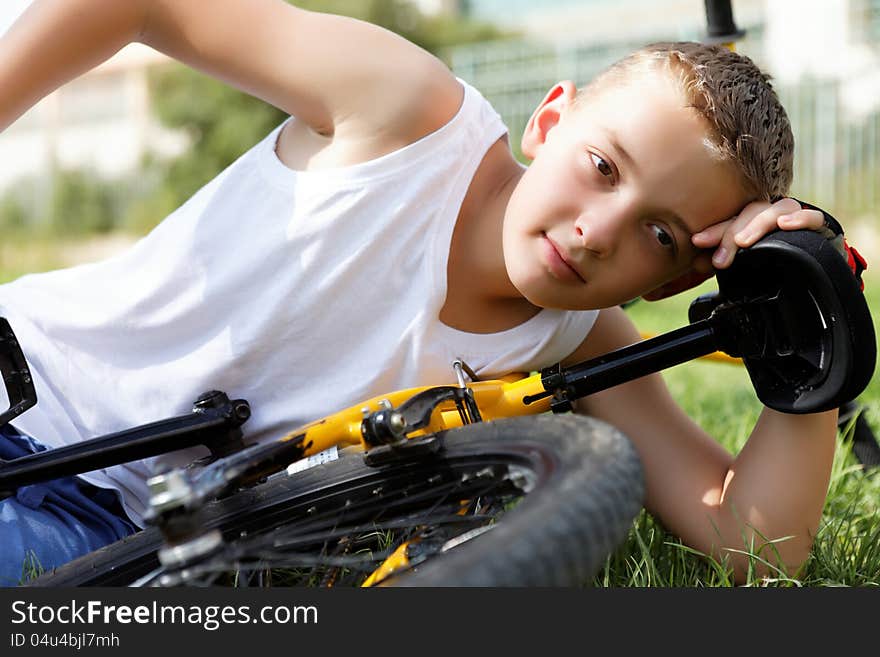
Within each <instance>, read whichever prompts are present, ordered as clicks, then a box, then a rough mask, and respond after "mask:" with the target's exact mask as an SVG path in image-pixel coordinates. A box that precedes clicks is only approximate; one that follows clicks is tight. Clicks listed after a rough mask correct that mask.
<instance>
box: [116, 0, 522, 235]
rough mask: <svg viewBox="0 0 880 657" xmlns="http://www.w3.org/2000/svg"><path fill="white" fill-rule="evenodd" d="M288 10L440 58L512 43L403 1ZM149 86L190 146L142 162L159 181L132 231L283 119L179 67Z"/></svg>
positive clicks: (490, 30)
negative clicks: (366, 27) (477, 46)
mask: <svg viewBox="0 0 880 657" xmlns="http://www.w3.org/2000/svg"><path fill="white" fill-rule="evenodd" d="M287 1H290V0H287ZM291 4H295V5H297V6H298V7H302V8H305V9H310V10H315V11H323V12H327V13H334V14H340V15H345V16H351V17H354V18H359V19H361V20H366V21H368V22H371V23H375V24H377V25H381V26H383V27H385V28H387V29H389V30H391V31H393V32H397V33H398V34H400V35H401V36H404V37H405V38H407V39H409V40H410V41H412V42H413V43H415V44H417V45H419V46H421V47H422V48H424V49H426V50H428V51H429V52H432V53H434V54H436V55H437V56H439V57H442V55H443V49H444V48H448V47H450V46H452V45H455V44H460V43H469V42H475V41H486V40H489V39H498V38H504V37H506V36H512V35H510V34H508V33H503V32H501V31H500V30H498V29H497V28H495V27H494V26H492V25H490V24H486V23H478V22H474V21H470V20H466V19H464V18H460V17H456V16H448V15H439V16H426V15H424V14H422V13H420V12H419V10H418V9H417V8H416V6H415V5H414V4H413V3H412V2H410V1H408V0H296V1H295V2H291ZM151 87H152V93H151V97H152V98H153V107H154V111H155V112H156V114H157V116H158V117H159V119H160V120H161V121H162V123H163V124H165V125H166V126H168V127H170V128H172V129H177V130H183V131H185V132H186V133H187V134H188V135H189V136H190V138H191V143H192V146H191V147H190V148H189V149H188V150H187V151H186V152H185V153H184V154H183V155H181V156H180V157H178V158H177V159H175V160H174V161H172V162H170V163H169V162H153V163H152V164H150V163H145V166H146V167H148V168H149V167H155V169H154V171H158V172H159V173H158V176H159V178H160V182H159V189H157V190H156V191H155V193H154V194H151V195H150V196H149V197H145V198H141V199H138V200H137V201H136V202H135V203H133V204H132V205H131V206H130V208H129V211H128V213H127V217H126V220H125V224H126V226H127V227H129V228H131V229H133V230H136V231H138V232H143V231H145V230H147V229H149V228H150V227H151V226H152V225H155V224H156V223H157V222H158V221H160V220H161V219H162V218H163V217H164V216H165V215H166V214H168V213H169V212H171V211H172V210H174V209H175V208H176V207H178V206H179V205H180V204H181V203H183V202H184V201H185V200H186V199H187V198H189V197H190V196H191V195H192V194H193V193H194V192H195V191H196V190H197V189H198V188H199V187H201V186H202V185H204V184H205V183H206V182H208V181H209V180H211V179H212V178H213V177H214V176H216V175H217V173H218V172H220V171H221V170H222V169H223V168H225V167H226V166H228V165H229V164H230V163H232V162H233V161H234V160H235V159H236V158H237V157H238V156H239V155H241V154H242V153H243V152H244V151H246V150H247V149H248V148H249V147H251V146H252V145H253V144H255V143H256V142H258V141H259V140H260V139H262V138H263V137H264V136H265V135H266V134H267V133H268V132H270V131H271V129H272V128H274V127H275V126H277V125H278V124H279V123H281V121H282V120H283V119H284V118H285V115H284V113H282V112H281V111H280V110H278V109H276V108H274V107H272V106H271V105H268V104H266V103H264V102H262V101H260V100H257V99H256V98H253V97H252V96H248V95H246V94H243V93H241V92H238V91H236V90H234V89H232V88H230V87H228V86H226V85H224V84H222V83H220V82H217V81H215V80H213V79H211V78H208V77H206V76H204V75H201V74H199V73H196V72H194V71H192V70H190V69H187V68H185V67H183V66H178V65H173V66H169V67H166V68H164V69H162V70H158V71H156V72H155V74H154V75H153V76H152V79H151Z"/></svg>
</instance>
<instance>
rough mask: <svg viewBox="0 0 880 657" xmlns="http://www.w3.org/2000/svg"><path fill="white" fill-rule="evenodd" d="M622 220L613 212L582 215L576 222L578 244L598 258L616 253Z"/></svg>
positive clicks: (575, 229)
mask: <svg viewBox="0 0 880 657" xmlns="http://www.w3.org/2000/svg"><path fill="white" fill-rule="evenodd" d="M621 223H622V222H621V219H620V217H618V216H616V215H615V214H614V213H611V212H602V211H599V212H592V213H589V214H586V213H585V214H582V215H581V216H579V217H578V218H577V219H576V220H575V222H574V232H575V238H576V239H577V243H578V245H579V246H581V247H582V248H584V249H586V250H587V251H589V252H591V253H592V254H593V255H594V256H596V257H598V258H605V257H608V256H610V255H611V254H613V253H614V250H615V249H616V248H617V243H618V240H619V236H620V231H621Z"/></svg>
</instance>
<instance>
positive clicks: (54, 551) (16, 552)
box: [0, 425, 137, 586]
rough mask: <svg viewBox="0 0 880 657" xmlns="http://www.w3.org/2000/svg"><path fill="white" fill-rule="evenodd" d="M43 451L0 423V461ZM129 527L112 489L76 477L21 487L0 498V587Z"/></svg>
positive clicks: (120, 535)
mask: <svg viewBox="0 0 880 657" xmlns="http://www.w3.org/2000/svg"><path fill="white" fill-rule="evenodd" d="M45 449H46V447H45V445H41V444H40V443H38V442H37V441H36V440H34V439H33V438H31V437H30V436H25V435H23V434H21V433H19V432H18V431H16V430H15V429H14V428H13V427H12V426H11V425H6V426H5V427H0V459H6V460H10V459H15V458H18V457H20V456H27V455H28V454H33V453H35V452H41V451H43V450H45ZM135 531H137V527H136V526H135V524H134V523H132V522H131V520H129V519H128V517H127V516H126V515H125V512H124V511H123V509H122V505H121V504H120V502H119V495H118V493H116V491H114V490H109V489H104V488H98V487H97V486H93V485H92V484H90V483H88V482H87V481H85V480H84V479H81V478H79V477H63V478H61V479H55V480H53V481H48V482H46V483H41V484H32V485H30V486H23V487H21V488H19V489H18V490H17V491H16V494H15V496H13V497H7V498H5V499H3V500H0V546H2V547H0V586H16V585H18V584H19V583H21V582H22V581H24V580H27V579H29V578H30V577H32V576H33V575H35V574H39V573H40V572H42V571H43V570H50V569H52V568H54V567H56V566H60V565H61V564H63V563H66V562H68V561H70V560H71V559H74V558H76V557H78V556H80V555H83V554H85V553H87V552H91V551H92V550H96V549H98V548H100V547H102V546H104V545H107V544H108V543H112V542H113V541H116V540H119V539H120V538H123V537H125V536H128V535H129V534H133V533H134V532H135Z"/></svg>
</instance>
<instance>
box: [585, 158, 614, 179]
mask: <svg viewBox="0 0 880 657" xmlns="http://www.w3.org/2000/svg"><path fill="white" fill-rule="evenodd" d="M590 159H591V160H592V161H593V166H595V167H596V170H597V171H598V172H599V173H601V174H602V175H603V176H605V177H606V178H611V177H613V176H614V169H612V168H611V165H610V164H608V161H607V160H605V159H603V158H602V157H600V156H598V155H596V154H595V153H590Z"/></svg>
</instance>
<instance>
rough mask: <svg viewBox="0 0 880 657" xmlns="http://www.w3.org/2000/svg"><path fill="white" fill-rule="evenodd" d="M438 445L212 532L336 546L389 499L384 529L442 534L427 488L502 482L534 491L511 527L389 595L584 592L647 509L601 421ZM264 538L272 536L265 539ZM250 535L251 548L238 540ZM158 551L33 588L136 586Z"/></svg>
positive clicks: (272, 502) (352, 461) (254, 506)
mask: <svg viewBox="0 0 880 657" xmlns="http://www.w3.org/2000/svg"><path fill="white" fill-rule="evenodd" d="M438 436H440V437H441V438H442V441H443V448H442V450H441V451H440V453H439V454H437V455H433V456H430V457H424V456H422V457H419V458H418V459H409V460H406V461H402V462H394V463H392V464H387V465H383V466H381V467H370V466H367V465H365V464H364V460H363V455H362V454H360V453H353V454H346V455H345V456H343V457H342V458H340V459H339V460H337V461H334V462H331V463H328V464H325V465H322V466H318V467H315V468H312V469H310V470H306V471H304V472H300V473H298V474H297V475H296V476H293V477H288V476H286V475H282V476H278V477H274V478H270V479H269V481H267V482H266V483H264V484H262V485H260V486H257V487H254V488H252V489H248V490H244V491H241V492H239V493H236V494H235V495H232V496H230V497H229V498H227V499H224V500H220V501H217V502H214V503H212V504H210V505H208V507H207V508H206V509H205V526H206V528H212V527H218V528H220V529H221V530H222V532H223V534H224V537H225V538H227V540H230V539H232V540H230V544H231V545H234V546H236V548H237V554H238V555H239V556H241V554H242V550H243V549H245V548H247V547H248V544H245V545H244V547H243V546H242V541H244V540H247V541H251V542H252V544H251V547H252V546H253V545H257V544H260V543H261V542H262V545H263V546H265V545H266V544H267V538H269V539H270V540H271V541H274V544H276V545H277V544H278V543H279V540H278V537H279V536H281V537H284V536H288V535H290V536H301V535H302V534H303V533H304V532H305V533H306V534H309V533H311V534H315V533H316V531H324V532H325V533H326V532H329V533H331V534H332V533H333V530H337V529H338V528H339V526H340V521H341V520H347V518H343V517H342V516H343V515H344V514H349V515H350V514H351V513H352V512H351V511H350V509H352V508H356V509H359V508H361V507H363V506H364V504H363V500H366V499H367V498H370V497H372V496H375V495H378V494H380V493H378V492H377V491H380V490H381V496H382V499H381V502H380V503H378V504H374V505H373V506H374V507H375V508H379V507H381V508H382V511H381V513H382V514H383V520H382V521H380V522H384V521H385V515H388V514H391V512H390V511H389V509H391V508H394V507H397V509H398V510H397V511H395V512H394V513H393V514H391V515H393V518H394V522H399V519H400V518H404V517H406V518H412V517H413V514H416V516H417V520H416V521H413V522H415V524H418V525H419V527H423V526H424V525H425V524H426V523H427V522H428V520H429V519H430V522H431V523H434V522H435V521H436V522H440V523H442V521H441V520H436V517H435V516H437V514H440V515H442V513H441V511H440V508H439V507H440V505H441V501H438V497H437V496H436V495H435V496H434V497H430V498H429V499H427V500H426V501H420V500H423V489H425V487H426V482H433V483H432V484H431V486H433V488H431V487H429V488H428V492H430V491H433V490H434V489H436V488H439V487H440V486H443V485H448V484H444V483H441V482H444V481H446V482H448V481H450V480H454V481H456V482H459V481H465V480H467V481H468V482H472V481H475V480H477V479H479V477H484V478H487V477H488V478H491V477H495V478H497V479H500V480H502V481H503V482H504V487H505V488H507V489H509V488H511V487H512V486H511V481H515V482H517V485H520V484H522V483H523V482H526V485H525V489H526V490H527V494H526V496H525V497H524V499H522V500H521V501H520V502H518V503H517V504H516V505H515V506H514V507H513V508H512V509H510V510H509V511H507V512H506V513H504V515H503V517H502V518H500V519H497V518H493V519H492V527H491V530H489V531H485V530H483V531H482V533H480V534H479V535H478V536H476V537H474V538H472V539H470V540H466V541H464V542H463V543H462V544H460V545H458V546H457V547H454V548H453V549H450V550H448V551H446V552H443V553H440V554H436V555H434V556H432V557H431V558H429V559H427V560H425V561H424V562H422V563H421V564H418V565H415V566H414V567H412V568H411V569H409V570H406V571H405V572H402V573H398V574H396V575H394V576H392V577H390V578H388V579H386V580H385V581H384V582H383V584H388V585H392V586H580V585H587V584H589V581H590V579H591V578H592V577H593V576H594V575H595V573H596V572H597V571H598V569H599V568H600V567H601V565H602V563H604V560H605V558H606V557H607V555H608V554H609V553H610V552H611V551H613V550H614V549H615V548H616V547H617V546H618V545H619V544H620V543H621V542H622V541H623V539H624V538H625V537H626V535H627V533H628V531H629V528H630V526H631V523H632V520H633V518H634V517H635V516H636V514H637V513H638V512H639V510H640V509H641V507H642V500H643V495H644V484H643V479H642V469H641V463H640V461H639V459H638V456H637V455H636V452H635V450H634V449H633V447H632V445H631V443H630V442H629V440H628V439H626V438H625V437H624V436H623V434H621V433H620V432H619V431H617V430H616V429H614V428H612V427H610V426H609V425H607V424H604V423H602V422H599V421H598V420H595V419H591V418H585V417H581V416H574V415H561V416H552V415H539V416H530V417H521V418H511V419H504V420H498V421H494V422H488V423H480V424H474V425H469V426H466V427H463V428H460V429H455V430H451V431H447V432H443V433H442V434H438ZM487 473H489V474H491V477H490V476H489V474H487ZM499 474H500V475H501V476H498V475H499ZM449 477H451V478H452V479H449ZM456 485H458V484H456ZM481 485H482V484H481ZM390 491H393V492H394V495H393V496H391V495H389V492H390ZM518 492H519V493H520V494H522V491H518ZM478 495H479V496H483V497H485V499H490V498H491V497H493V496H496V495H497V494H496V493H483V492H476V493H475V492H474V490H473V488H471V489H470V490H469V492H467V493H466V494H464V493H460V492H459V491H458V490H456V491H455V492H454V493H444V494H443V495H442V498H443V500H442V501H443V502H444V503H445V502H448V501H449V500H450V499H455V500H457V499H459V498H460V497H463V496H468V497H476V496H478ZM505 503H506V502H505ZM316 508H318V509H320V513H319V514H317V515H319V516H320V515H321V514H323V513H324V512H325V511H327V510H329V509H332V510H333V512H334V513H335V514H336V516H335V517H334V519H333V521H332V529H330V527H331V525H330V524H327V523H326V522H325V523H324V524H323V525H321V526H320V527H323V529H321V528H320V527H318V526H317V525H315V524H314V517H315V514H314V511H315V509H316ZM340 509H343V511H342V512H340ZM374 510H375V509H374ZM429 513H430V514H434V515H431V516H429ZM445 513H446V516H450V515H452V516H453V517H454V516H457V515H459V514H455V513H453V512H450V511H448V510H447V511H446V512H445ZM493 513H494V511H493ZM358 522H361V521H360V520H358ZM303 523H305V525H303ZM360 526H363V523H362V522H361V525H360ZM266 527H274V529H272V530H266V529H260V528H266ZM316 527H318V529H317V530H316ZM466 529H467V528H465V529H460V530H459V531H465V530H466ZM291 532H293V533H291ZM373 533H376V532H373ZM473 533H476V532H471V534H473ZM242 534H244V535H245V539H241V538H239V537H240V536H242ZM322 540H324V544H323V547H322V548H321V554H326V547H327V539H326V538H325V539H322ZM334 540H336V539H334ZM281 542H282V543H283V542H284V541H281ZM161 547H162V538H161V535H160V534H159V532H158V531H157V530H156V529H154V528H148V529H146V530H144V531H142V532H140V533H138V534H136V535H134V536H131V537H129V538H127V539H125V540H123V541H119V542H117V543H114V544H112V545H109V546H107V547H105V548H103V549H101V550H98V551H96V552H93V553H91V554H88V555H85V556H84V557H81V558H79V559H77V560H75V561H72V562H70V563H69V564H66V565H64V566H62V567H60V568H57V569H55V570H54V571H52V572H49V573H45V574H43V575H42V576H40V577H39V578H37V579H35V580H33V581H32V582H30V584H29V585H31V586H51V587H58V586H120V585H129V584H131V583H133V582H134V581H135V580H138V578H141V577H142V576H144V575H145V574H147V573H150V571H152V570H153V569H155V568H157V566H158V559H157V556H156V554H157V550H158V549H159V548H161ZM413 561H415V559H413ZM236 563H237V564H238V563H240V562H236ZM226 565H227V566H229V562H228V561H227V564H226ZM373 567H374V566H371V567H370V568H368V570H370V569H372V568H373Z"/></svg>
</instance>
